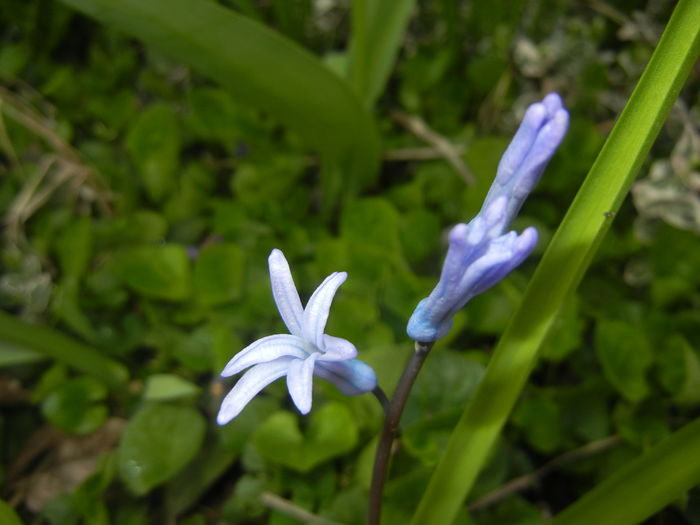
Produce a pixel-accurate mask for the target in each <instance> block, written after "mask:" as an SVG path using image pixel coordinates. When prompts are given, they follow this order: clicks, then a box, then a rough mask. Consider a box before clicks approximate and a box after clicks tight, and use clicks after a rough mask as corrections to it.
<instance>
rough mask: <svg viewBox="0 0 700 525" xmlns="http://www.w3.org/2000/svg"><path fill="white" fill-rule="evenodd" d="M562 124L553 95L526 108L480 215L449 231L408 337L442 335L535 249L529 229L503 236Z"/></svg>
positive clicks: (561, 132)
mask: <svg viewBox="0 0 700 525" xmlns="http://www.w3.org/2000/svg"><path fill="white" fill-rule="evenodd" d="M568 122H569V114H568V113H567V111H566V110H565V109H564V107H563V105H562V101H561V98H560V97H559V95H557V94H555V93H550V94H549V95H547V96H546V97H545V98H544V100H542V102H539V103H536V104H533V105H531V106H530V107H529V108H528V110H527V112H526V113H525V117H524V118H523V122H522V123H521V125H520V128H519V129H518V131H517V133H516V134H515V137H514V138H513V140H512V142H511V143H510V145H509V146H508V149H507V150H506V152H505V153H504V154H503V157H502V159H501V162H500V164H499V166H498V172H497V174H496V179H495V180H494V182H493V184H492V186H491V189H490V190H489V193H488V195H487V196H486V199H485V201H484V204H483V206H482V208H481V211H480V212H479V213H478V214H477V216H476V217H474V219H472V220H471V222H469V224H458V225H457V226H455V227H454V228H452V231H451V232H450V236H449V248H448V250H447V257H446V258H445V262H444V264H443V267H442V274H441V275H440V281H439V282H438V284H437V286H436V287H435V288H434V289H433V291H432V292H431V293H430V295H429V296H428V297H427V298H425V299H423V300H422V301H421V302H420V303H418V306H417V307H416V309H415V311H414V312H413V315H412V316H411V319H410V320H409V322H408V328H407V332H408V335H409V336H410V337H411V338H412V339H415V340H416V341H423V342H429V341H437V340H438V339H440V338H441V337H444V336H445V335H446V334H447V332H448V331H449V330H450V328H451V327H452V319H453V317H454V315H455V314H456V313H457V312H458V311H459V310H460V309H461V308H462V307H464V305H465V304H466V303H467V302H468V301H469V300H470V299H471V298H472V297H474V296H475V295H478V294H480V293H482V292H484V291H486V290H488V289H489V288H490V287H492V286H493V285H494V284H496V283H497V282H499V281H500V280H502V279H503V278H505V277H506V276H507V275H508V274H509V273H510V272H511V271H512V270H513V269H514V268H516V267H517V266H518V265H520V263H522V262H523V261H524V260H525V258H526V257H527V256H528V255H529V254H530V252H532V250H533V249H534V248H535V245H536V244H537V231H536V230H535V228H532V227H530V228H526V229H525V231H523V233H521V234H520V235H518V234H516V233H515V232H514V231H510V232H508V233H505V234H504V233H503V232H504V230H505V229H506V228H507V227H508V225H509V224H510V223H511V221H512V220H513V219H514V218H515V215H516V214H517V213H518V211H519V210H520V207H521V206H522V204H523V202H524V201H525V198H526V197H527V196H528V194H529V193H530V191H532V189H533V188H534V187H535V185H536V184H537V182H538V181H539V179H540V176H541V175H542V172H543V170H544V168H545V166H546V165H547V162H548V161H549V159H550V158H551V156H552V155H553V154H554V152H555V150H556V148H557V146H559V144H560V142H561V140H562V139H563V137H564V134H565V133H566V130H567V128H568Z"/></svg>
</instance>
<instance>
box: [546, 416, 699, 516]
mask: <svg viewBox="0 0 700 525" xmlns="http://www.w3.org/2000/svg"><path fill="white" fill-rule="evenodd" d="M699 439H700V419H696V420H695V421H693V422H692V423H689V424H688V425H686V426H685V427H683V428H681V429H680V430H678V431H676V432H674V433H673V434H671V435H670V436H669V437H667V438H666V439H664V440H663V441H662V442H661V443H659V444H658V445H656V446H655V447H654V448H652V449H651V450H650V451H648V452H646V453H645V454H643V455H641V456H640V457H638V458H637V459H635V460H634V461H632V462H630V463H629V464H627V465H625V466H624V467H623V468H621V469H620V470H619V471H617V472H615V473H614V474H613V475H612V476H610V477H609V478H607V479H606V480H604V481H603V482H602V483H600V484H599V485H597V486H596V487H595V488H594V489H593V490H592V491H590V492H589V493H588V494H586V495H585V496H584V497H583V498H581V499H580V500H578V501H577V502H576V503H574V504H573V505H571V506H570V507H568V508H567V509H566V510H564V511H563V512H562V513H561V514H559V515H557V516H555V518H554V519H553V520H552V521H551V522H550V525H584V524H589V523H614V524H615V525H634V524H635V523H641V522H642V521H644V520H645V519H646V518H648V517H649V516H651V515H653V514H654V513H655V512H658V511H659V510H661V509H662V508H663V507H665V506H666V505H668V504H670V503H672V502H673V501H675V500H677V499H679V498H681V497H682V496H683V493H684V492H686V491H687V490H690V489H691V488H692V487H694V486H695V485H697V484H698V483H700V456H698V454H697V446H698V440H699ZM642 495H643V497H640V496H642Z"/></svg>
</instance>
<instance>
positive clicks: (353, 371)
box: [314, 359, 377, 396]
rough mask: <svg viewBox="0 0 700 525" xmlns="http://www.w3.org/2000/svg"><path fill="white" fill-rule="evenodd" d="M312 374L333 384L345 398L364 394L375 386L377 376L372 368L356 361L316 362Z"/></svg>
mask: <svg viewBox="0 0 700 525" xmlns="http://www.w3.org/2000/svg"><path fill="white" fill-rule="evenodd" d="M314 374H315V375H317V376H318V377H320V378H321V379H325V380H326V381H329V382H331V383H333V384H334V385H335V386H336V387H337V388H338V390H340V391H341V392H342V393H343V394H345V395H346V396H358V395H360V394H366V393H367V392H371V391H372V390H374V388H375V387H376V386H377V374H376V373H375V372H374V370H373V369H372V367H371V366H369V365H368V364H367V363H363V362H362V361H358V360H357V359H352V360H350V361H332V362H328V361H323V362H322V361H318V362H317V363H316V367H315V368H314Z"/></svg>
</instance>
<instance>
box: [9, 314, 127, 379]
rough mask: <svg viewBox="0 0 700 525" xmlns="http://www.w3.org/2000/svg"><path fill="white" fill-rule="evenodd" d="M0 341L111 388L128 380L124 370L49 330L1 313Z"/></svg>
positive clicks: (115, 362) (85, 347)
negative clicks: (56, 362)
mask: <svg viewBox="0 0 700 525" xmlns="http://www.w3.org/2000/svg"><path fill="white" fill-rule="evenodd" d="M0 341H5V342H8V343H11V344H14V345H18V346H23V347H26V348H28V349H30V350H34V351H36V352H39V353H40V354H43V355H46V356H49V357H51V358H53V359H56V360H57V361H60V362H62V363H65V364H67V365H69V366H72V367H73V368H75V369H77V370H80V371H82V372H84V373H86V374H89V375H92V376H95V377H97V378H99V379H100V380H101V381H104V382H105V383H106V384H108V385H110V386H112V387H116V388H119V387H122V386H123V385H124V384H125V383H126V381H127V380H128V377H129V374H128V372H127V370H126V368H125V367H124V366H123V365H122V364H121V363H119V362H117V361H113V360H112V359H109V358H107V357H105V356H104V355H102V354H101V353H99V352H97V351H96V350H95V349H93V348H91V347H89V346H85V345H83V344H82V343H80V342H78V341H76V340H74V339H71V338H70V337H68V336H67V335H65V334H63V333H61V332H58V331H56V330H54V329H52V328H49V327H48V326H42V325H37V324H31V323H26V322H24V321H20V320H19V319H16V318H14V317H12V316H11V315H8V314H6V313H4V312H0Z"/></svg>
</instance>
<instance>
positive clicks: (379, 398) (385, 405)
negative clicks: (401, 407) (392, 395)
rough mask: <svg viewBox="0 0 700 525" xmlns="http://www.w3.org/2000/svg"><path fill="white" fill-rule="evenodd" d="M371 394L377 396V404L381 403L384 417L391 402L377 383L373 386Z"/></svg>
mask: <svg viewBox="0 0 700 525" xmlns="http://www.w3.org/2000/svg"><path fill="white" fill-rule="evenodd" d="M372 394H373V395H374V397H376V398H377V401H379V404H380V405H382V410H384V417H386V415H387V414H388V413H389V406H390V405H391V403H390V402H389V398H388V397H387V395H386V392H384V390H382V387H380V386H379V385H377V386H375V387H374V390H372Z"/></svg>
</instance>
